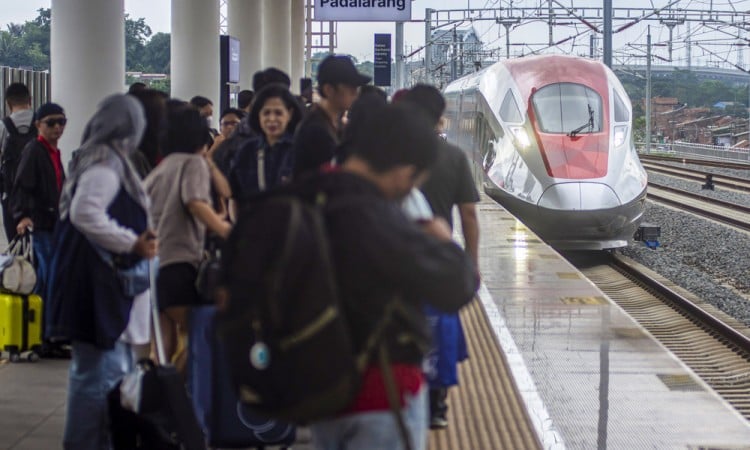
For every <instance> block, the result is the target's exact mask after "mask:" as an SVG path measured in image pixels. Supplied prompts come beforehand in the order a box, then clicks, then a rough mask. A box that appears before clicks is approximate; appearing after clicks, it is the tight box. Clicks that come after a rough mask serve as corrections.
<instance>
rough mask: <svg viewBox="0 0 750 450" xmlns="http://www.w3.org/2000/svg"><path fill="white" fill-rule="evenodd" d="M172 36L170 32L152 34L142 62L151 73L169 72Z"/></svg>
mask: <svg viewBox="0 0 750 450" xmlns="http://www.w3.org/2000/svg"><path fill="white" fill-rule="evenodd" d="M170 49H171V36H170V34H169V33H156V34H155V35H153V36H151V40H150V41H148V43H147V44H146V47H145V48H144V51H143V58H142V60H141V61H142V63H143V66H144V70H145V71H146V72H149V73H167V74H168V73H169V61H170Z"/></svg>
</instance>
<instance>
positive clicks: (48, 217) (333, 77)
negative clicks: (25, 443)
mask: <svg viewBox="0 0 750 450" xmlns="http://www.w3.org/2000/svg"><path fill="white" fill-rule="evenodd" d="M317 75H318V77H317V80H318V86H317V93H318V95H319V101H317V102H314V103H313V102H311V101H309V100H305V99H303V98H301V97H297V96H295V95H293V94H292V93H291V92H290V90H289V88H290V85H291V83H290V79H289V76H288V75H286V74H285V73H283V72H282V71H279V70H278V69H273V68H270V69H267V70H264V71H260V72H258V73H257V74H255V76H254V77H253V91H243V92H242V93H240V97H239V104H238V107H237V108H229V109H226V110H225V111H222V112H221V114H220V115H219V122H218V129H213V128H212V127H211V118H212V117H213V115H214V110H213V102H212V101H211V100H210V99H208V98H205V97H201V96H195V97H193V98H192V99H190V101H189V102H186V101H183V100H179V99H171V98H168V96H166V95H165V94H163V93H161V92H158V91H154V90H150V89H148V88H147V87H146V86H143V85H137V86H132V87H131V89H130V91H129V92H128V93H127V94H114V95H112V96H110V97H108V98H106V99H104V100H103V101H102V102H101V104H100V106H99V107H98V109H97V111H96V112H95V113H94V114H93V116H92V117H91V118H90V120H89V121H88V123H87V125H86V127H85V131H84V133H83V137H82V139H81V144H80V147H79V148H78V149H76V150H75V151H74V152H73V156H72V160H71V161H70V164H69V166H68V169H67V171H66V170H65V168H64V166H63V161H62V159H61V153H60V150H59V148H58V142H59V139H60V137H61V136H62V134H63V133H64V131H65V125H66V120H67V119H66V115H65V110H64V105H57V104H54V103H47V104H44V105H42V106H41V107H39V108H38V109H37V110H36V111H33V110H32V109H31V98H30V95H29V91H28V89H27V88H26V87H25V86H24V85H23V84H20V83H14V84H12V85H10V86H9V87H8V89H7V92H6V96H5V99H6V102H7V104H8V107H9V109H10V112H11V114H10V115H9V117H8V118H6V120H4V121H3V125H0V148H2V150H3V155H2V166H0V175H2V180H1V181H2V182H0V186H1V187H2V207H3V220H4V224H5V231H6V234H7V237H8V239H9V240H11V239H14V238H16V236H23V235H24V234H26V233H32V234H33V237H34V254H35V260H36V265H37V272H38V278H39V283H38V285H37V288H36V291H37V292H38V293H40V295H42V297H43V298H44V301H45V305H46V306H45V330H46V333H45V339H46V340H48V341H49V342H61V341H67V342H71V347H72V356H71V358H72V361H71V366H70V375H69V390H68V395H69V397H68V402H67V417H66V426H65V435H64V442H63V446H64V448H66V449H106V448H110V447H109V446H110V443H109V439H110V438H109V433H108V424H107V421H108V414H107V403H106V397H107V394H108V392H109V391H110V390H111V389H113V387H114V386H115V385H116V384H117V383H118V382H119V381H120V380H121V379H122V377H123V376H124V375H125V374H126V373H128V372H129V371H130V370H132V368H133V366H134V362H135V361H136V359H137V358H140V357H145V356H148V355H149V353H150V352H151V351H152V350H151V341H152V339H151V338H152V333H153V332H152V328H151V320H152V318H151V314H150V306H149V305H150V304H149V301H150V298H151V297H150V292H149V290H148V288H149V286H148V285H142V283H137V282H128V280H124V279H123V276H122V275H121V274H122V273H123V272H127V273H131V272H133V273H137V272H138V271H139V270H141V269H142V268H143V265H144V263H145V264H146V265H148V261H150V260H153V261H158V278H157V281H156V287H155V288H156V294H157V295H156V298H157V299H158V311H159V316H158V317H154V318H153V320H156V321H158V322H159V324H160V325H161V326H160V328H161V330H162V337H163V340H164V347H165V350H166V355H167V358H168V359H169V360H170V361H171V362H172V363H173V364H175V366H176V367H177V368H178V369H181V370H184V368H185V366H186V365H185V358H186V355H187V339H188V336H189V331H190V330H189V327H190V311H191V307H194V306H198V305H202V304H205V303H206V301H207V299H206V298H205V296H204V295H202V293H201V292H199V291H198V288H197V287H196V282H195V281H196V277H197V276H198V269H199V266H200V264H201V262H202V260H203V259H204V258H205V255H206V249H207V248H209V247H210V246H220V245H221V242H222V241H223V240H224V239H226V238H227V236H229V235H230V233H231V230H232V226H233V223H234V222H235V220H236V218H237V217H238V214H239V213H238V212H239V211H241V210H242V208H243V207H244V205H247V204H252V202H253V201H255V199H256V198H258V196H259V194H261V193H264V192H268V191H273V190H275V189H280V188H283V187H288V186H290V185H306V186H317V188H318V189H325V190H326V192H327V194H328V195H329V197H331V198H335V197H337V196H347V197H350V198H354V199H355V200H356V202H357V205H358V206H357V208H355V209H354V210H353V211H352V212H350V213H348V214H347V215H346V217H345V218H342V219H341V220H334V221H332V223H330V224H328V225H329V229H328V233H329V235H330V245H331V248H332V254H333V259H334V266H335V267H336V271H337V275H338V279H337V280H338V283H339V289H340V295H341V298H342V299H343V301H344V303H345V305H346V308H345V310H346V311H348V312H350V313H351V315H352V317H348V319H350V321H351V322H352V325H351V326H352V329H353V331H352V332H353V335H354V339H353V341H354V344H355V346H364V345H365V344H366V343H365V342H359V341H358V336H366V335H367V333H366V330H367V329H368V327H372V326H374V324H372V323H369V322H367V321H366V320H363V319H362V317H360V316H358V314H357V312H356V311H358V310H359V309H363V310H367V311H368V312H370V313H372V312H373V311H374V312H375V313H376V315H377V313H378V312H379V311H382V308H384V305H385V303H386V301H387V300H388V299H389V298H391V297H392V296H393V295H402V296H403V297H405V301H406V302H407V303H408V304H409V305H411V306H412V307H414V308H415V309H416V310H419V314H418V316H419V317H418V319H419V320H417V321H416V323H414V324H406V323H405V324H402V325H400V326H402V327H415V328H420V327H425V328H426V327H428V326H429V327H430V328H431V330H432V339H433V350H432V351H431V352H430V354H429V355H427V354H425V352H424V351H423V350H421V349H417V348H413V347H408V348H407V347H404V344H403V343H400V342H397V339H395V335H394V339H393V342H389V346H392V348H391V355H392V358H393V360H392V367H393V373H394V376H395V380H396V384H397V386H398V390H399V393H400V400H401V406H402V408H403V409H402V411H403V415H404V419H405V422H406V424H407V428H408V432H409V439H410V441H411V443H412V445H413V448H415V449H424V448H426V442H427V430H428V428H429V427H432V428H442V427H445V426H447V424H448V422H447V419H446V413H447V405H446V394H447V388H448V387H450V386H452V385H455V384H457V382H458V380H457V372H456V364H457V362H459V361H460V360H462V359H464V358H465V357H466V356H467V355H466V347H465V343H464V341H463V333H462V331H461V325H460V320H459V319H458V315H457V312H458V310H459V309H460V308H461V307H463V306H464V305H466V304H467V303H468V302H469V301H471V299H472V298H473V295H474V293H475V291H476V289H477V285H478V280H479V272H478V265H477V264H478V239H479V229H478V224H477V218H476V210H475V208H474V204H475V203H476V202H477V201H478V199H479V197H478V193H477V191H476V188H475V186H474V182H473V179H472V176H471V172H470V169H469V166H468V162H467V160H466V157H465V156H464V154H463V153H462V152H461V150H460V149H458V148H456V147H454V146H452V145H450V144H448V143H447V142H446V141H445V140H444V139H442V138H441V137H440V135H441V133H442V131H443V130H442V127H443V126H444V119H443V113H444V110H445V100H444V99H443V97H442V95H441V93H440V92H439V91H438V90H437V89H436V88H435V87H432V86H428V85H417V86H415V87H413V88H411V89H409V90H404V91H400V92H397V93H396V94H395V95H394V96H393V98H392V99H391V102H390V103H389V99H388V98H387V96H386V94H385V92H384V91H382V90H380V89H378V88H376V87H374V86H371V85H368V83H369V81H370V78H369V77H368V76H365V75H363V74H361V73H359V72H358V71H357V70H356V68H355V66H354V64H353V63H352V61H351V60H350V59H349V58H347V57H344V56H334V55H332V56H329V57H327V58H326V59H325V60H323V61H322V62H321V64H320V65H319V69H318V74H317ZM19 143H23V144H24V145H23V146H21V147H22V151H20V152H17V153H19V154H18V155H17V156H14V155H13V154H12V147H14V146H16V147H18V146H20V144H19ZM14 158H15V159H14ZM9 178H10V181H9ZM454 205H456V206H458V212H459V217H460V221H461V225H462V231H463V236H464V242H465V251H464V250H462V249H461V248H460V247H459V246H458V245H457V244H456V243H454V241H453V238H452V231H451V229H452V222H453V221H452V210H453V207H454ZM282 225H283V224H280V226H282ZM113 268H114V269H123V270H113ZM208 300H210V299H208ZM418 331H419V330H418ZM425 361H427V364H424V363H425ZM386 397H387V393H386V392H385V389H384V387H383V379H382V374H381V372H380V370H378V366H377V364H376V362H373V363H372V365H371V366H368V368H366V369H365V371H364V373H363V375H362V382H361V386H360V388H359V391H358V394H357V395H356V396H355V398H354V399H352V403H351V405H350V407H349V408H346V409H345V410H344V411H341V413H340V415H339V416H337V417H334V418H328V419H325V420H321V421H319V422H316V423H312V424H310V426H311V430H312V433H313V441H314V445H315V446H316V448H319V449H368V448H372V449H376V448H389V449H391V448H393V449H395V448H405V447H403V442H402V441H401V436H400V434H399V432H398V429H397V425H396V423H395V422H394V421H393V418H392V416H391V415H390V412H389V407H388V402H387V398H386Z"/></svg>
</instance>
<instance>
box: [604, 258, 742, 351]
mask: <svg viewBox="0 0 750 450" xmlns="http://www.w3.org/2000/svg"><path fill="white" fill-rule="evenodd" d="M612 265H614V266H615V267H618V268H619V269H621V270H622V271H624V272H626V273H627V274H629V275H630V276H632V277H633V278H636V279H637V280H638V281H640V282H642V283H643V284H644V285H646V286H648V287H649V288H651V289H653V290H654V291H655V292H656V293H658V294H659V295H660V296H662V297H663V298H664V299H666V300H668V301H669V302H671V303H672V304H674V305H675V306H676V307H678V308H679V309H681V310H683V311H685V312H687V313H689V314H690V315H691V316H692V317H694V318H695V319H696V320H698V321H699V322H700V323H704V324H706V325H708V326H709V327H711V329H713V330H714V331H715V332H716V333H717V334H719V335H721V336H722V337H724V339H726V340H727V341H728V342H731V343H732V345H735V346H736V347H737V348H739V349H742V351H744V352H747V353H748V354H749V355H750V337H748V336H746V335H744V334H743V333H740V332H739V331H737V329H736V328H734V327H733V326H731V325H729V324H727V323H726V322H724V321H723V320H721V319H719V318H718V317H716V316H715V315H713V314H711V313H709V312H708V311H706V310H705V309H704V308H702V307H701V306H700V305H698V304H697V303H695V302H693V301H692V300H690V299H688V298H687V297H685V296H683V295H681V294H679V293H677V292H676V291H674V290H673V289H671V288H669V287H668V286H666V285H665V284H664V283H662V282H661V281H659V280H657V279H656V278H653V277H651V276H650V275H648V274H647V273H645V272H644V271H643V270H641V269H640V268H639V266H640V264H637V263H636V262H634V261H632V260H626V259H625V258H623V257H621V256H619V255H616V254H613V255H612Z"/></svg>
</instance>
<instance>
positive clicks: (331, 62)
mask: <svg viewBox="0 0 750 450" xmlns="http://www.w3.org/2000/svg"><path fill="white" fill-rule="evenodd" d="M371 79H372V78H370V77H368V76H367V75H363V74H361V73H359V72H357V68H356V67H354V63H353V62H352V60H351V58H349V57H348V56H343V55H330V56H327V57H326V58H325V59H324V60H323V61H321V63H320V65H319V66H318V84H320V85H322V84H346V85H348V86H362V85H364V84H367V83H369V82H370V80H371Z"/></svg>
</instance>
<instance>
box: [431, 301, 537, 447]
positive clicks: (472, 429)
mask: <svg viewBox="0 0 750 450" xmlns="http://www.w3.org/2000/svg"><path fill="white" fill-rule="evenodd" d="M461 320H462V322H463V325H464V331H465V333H466V341H467V345H468V347H469V359H468V360H467V361H465V362H464V363H462V364H461V366H460V369H459V380H460V386H458V387H453V388H451V390H450V392H449V396H448V406H449V407H450V409H449V411H448V422H449V425H448V428H447V429H444V430H433V431H430V440H429V449H430V450H524V449H541V448H542V446H541V444H540V443H539V440H538V439H537V436H536V433H535V431H534V428H533V426H532V425H531V421H530V420H529V417H528V415H527V414H526V408H525V406H524V404H523V402H522V400H521V399H520V397H519V395H518V392H517V391H516V386H515V383H514V381H513V379H512V376H511V374H510V370H509V369H508V365H507V362H506V360H505V357H504V356H503V354H502V352H501V351H500V346H499V344H498V343H497V340H496V339H495V336H494V334H493V333H492V330H491V329H490V325H489V322H488V321H487V317H486V316H485V314H484V310H483V309H482V306H481V303H480V302H479V301H477V300H475V301H473V302H472V304H471V305H469V306H468V307H467V308H464V310H463V311H462V312H461Z"/></svg>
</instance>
